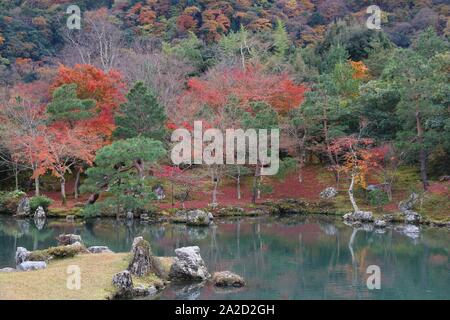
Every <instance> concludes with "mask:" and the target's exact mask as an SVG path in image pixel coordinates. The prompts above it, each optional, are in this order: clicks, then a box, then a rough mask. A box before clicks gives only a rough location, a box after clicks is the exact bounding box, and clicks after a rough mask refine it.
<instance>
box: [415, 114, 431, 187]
mask: <svg viewBox="0 0 450 320" xmlns="http://www.w3.org/2000/svg"><path fill="white" fill-rule="evenodd" d="M416 126H417V140H418V142H419V144H420V150H419V162H420V177H421V179H422V185H423V190H425V191H427V189H428V185H429V183H428V175H427V153H426V150H425V147H424V141H423V127H422V123H421V122H420V111H416Z"/></svg>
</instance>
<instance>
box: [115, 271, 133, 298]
mask: <svg viewBox="0 0 450 320" xmlns="http://www.w3.org/2000/svg"><path fill="white" fill-rule="evenodd" d="M112 284H113V286H114V287H115V288H116V290H117V291H116V293H115V298H130V297H132V296H133V279H132V278H131V273H130V271H128V270H124V271H121V272H119V273H116V274H115V275H114V276H113V279H112Z"/></svg>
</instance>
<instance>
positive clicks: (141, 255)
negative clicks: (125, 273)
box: [128, 237, 164, 277]
mask: <svg viewBox="0 0 450 320" xmlns="http://www.w3.org/2000/svg"><path fill="white" fill-rule="evenodd" d="M131 250H132V255H133V257H132V260H131V262H130V265H129V266H128V270H129V271H130V272H131V274H134V275H137V276H139V277H142V276H146V275H148V274H149V273H154V274H156V275H157V276H159V277H163V276H164V271H163V268H162V266H161V264H160V263H159V260H158V259H157V258H156V257H154V256H153V254H152V250H151V248H150V243H148V241H146V240H144V239H143V238H142V237H137V238H135V239H134V241H133V245H132V247H131Z"/></svg>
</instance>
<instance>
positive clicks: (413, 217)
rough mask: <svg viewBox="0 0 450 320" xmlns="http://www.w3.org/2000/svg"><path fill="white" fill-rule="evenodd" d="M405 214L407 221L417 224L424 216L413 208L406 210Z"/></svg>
mask: <svg viewBox="0 0 450 320" xmlns="http://www.w3.org/2000/svg"><path fill="white" fill-rule="evenodd" d="M403 214H404V215H405V222H406V223H410V224H416V223H419V222H420V220H421V219H422V216H421V215H420V214H418V213H417V212H414V211H411V210H405V211H404V212H403Z"/></svg>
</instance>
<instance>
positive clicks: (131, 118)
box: [114, 82, 167, 141]
mask: <svg viewBox="0 0 450 320" xmlns="http://www.w3.org/2000/svg"><path fill="white" fill-rule="evenodd" d="M127 100H128V101H127V102H126V103H124V104H122V105H121V106H120V112H119V113H118V114H117V115H116V117H115V122H116V126H117V128H116V130H115V131H114V136H115V137H117V138H120V139H127V138H133V137H146V138H152V139H155V140H160V141H161V140H163V139H164V135H165V134H166V131H165V123H166V119H167V117H166V113H165V110H164V107H163V106H162V105H161V104H159V102H158V100H157V98H156V96H155V94H154V93H153V92H152V91H151V90H150V89H148V88H147V87H146V86H145V85H144V83H143V82H137V83H136V84H135V85H134V87H133V88H132V89H131V90H130V92H128V94H127Z"/></svg>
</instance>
